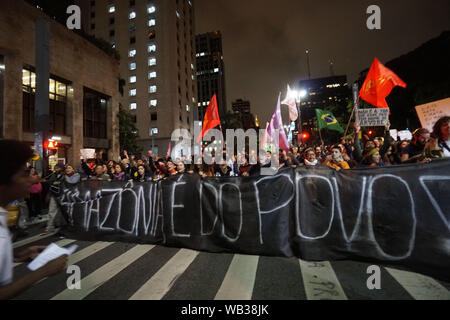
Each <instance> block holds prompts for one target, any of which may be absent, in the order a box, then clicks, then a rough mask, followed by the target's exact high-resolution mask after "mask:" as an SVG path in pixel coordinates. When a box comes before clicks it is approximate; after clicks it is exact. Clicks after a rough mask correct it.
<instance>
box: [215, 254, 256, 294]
mask: <svg viewBox="0 0 450 320" xmlns="http://www.w3.org/2000/svg"><path fill="white" fill-rule="evenodd" d="M258 261H259V257H258V256H250V255H240V254H236V255H234V257H233V260H232V261H231V264H230V267H229V268H228V271H227V274H226V275H225V278H224V279H223V282H222V285H221V286H220V289H219V291H217V294H216V297H215V298H214V299H215V300H251V299H252V294H253V286H254V284H255V278H256V270H257V268H258Z"/></svg>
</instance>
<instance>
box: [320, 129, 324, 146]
mask: <svg viewBox="0 0 450 320" xmlns="http://www.w3.org/2000/svg"><path fill="white" fill-rule="evenodd" d="M319 137H320V142H322V146H323V145H324V143H323V139H322V130H321V129H320V128H319Z"/></svg>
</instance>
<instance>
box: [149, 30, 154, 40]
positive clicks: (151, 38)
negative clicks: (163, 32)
mask: <svg viewBox="0 0 450 320" xmlns="http://www.w3.org/2000/svg"><path fill="white" fill-rule="evenodd" d="M155 37H156V34H155V31H150V32H149V33H148V39H149V40H153V39H155Z"/></svg>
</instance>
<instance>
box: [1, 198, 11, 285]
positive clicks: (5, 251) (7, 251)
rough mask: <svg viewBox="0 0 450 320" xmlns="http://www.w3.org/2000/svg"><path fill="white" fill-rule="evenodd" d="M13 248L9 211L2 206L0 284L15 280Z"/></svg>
mask: <svg viewBox="0 0 450 320" xmlns="http://www.w3.org/2000/svg"><path fill="white" fill-rule="evenodd" d="M12 271H13V248H12V244H11V236H10V234H9V229H8V211H6V210H5V209H3V208H2V207H0V286H4V285H7V284H10V283H11V282H12V280H13V272H12Z"/></svg>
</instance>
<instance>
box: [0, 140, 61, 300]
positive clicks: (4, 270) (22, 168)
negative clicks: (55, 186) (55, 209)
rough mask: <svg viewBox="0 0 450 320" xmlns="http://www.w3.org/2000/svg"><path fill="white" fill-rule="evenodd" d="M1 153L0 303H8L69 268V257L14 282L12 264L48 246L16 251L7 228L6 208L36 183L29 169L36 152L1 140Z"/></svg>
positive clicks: (22, 145)
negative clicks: (5, 301) (28, 166)
mask: <svg viewBox="0 0 450 320" xmlns="http://www.w3.org/2000/svg"><path fill="white" fill-rule="evenodd" d="M0 150H2V156H1V157H0V168H2V171H1V173H0V300H5V299H12V298H14V297H15V296H17V295H19V294H20V293H22V292H23V291H25V290H27V289H28V288H29V287H31V286H32V285H33V284H35V283H37V282H39V281H41V280H42V279H44V278H47V277H49V276H52V275H56V274H58V273H61V272H62V271H63V270H64V269H65V267H66V264H67V256H61V257H59V258H57V259H54V260H52V261H50V262H49V263H47V264H46V265H44V266H43V267H41V268H40V269H38V270H36V271H32V272H28V273H27V274H25V275H24V276H22V277H21V278H19V279H16V280H15V281H13V262H14V263H21V262H27V261H31V260H32V259H34V258H35V257H36V256H37V255H39V253H40V252H42V251H43V250H44V249H45V247H44V246H34V247H29V248H26V249H23V250H20V251H19V250H14V251H13V247H12V244H11V237H10V234H9V230H8V227H7V220H8V212H7V211H6V210H5V209H4V208H5V207H7V206H8V204H9V203H11V202H13V201H14V200H16V199H19V198H22V197H24V196H25V195H26V193H27V192H28V191H29V188H30V187H31V185H32V184H33V178H32V177H31V176H30V174H29V171H28V169H27V167H26V163H27V161H29V159H30V158H31V157H32V156H33V151H32V150H31V149H30V147H29V146H27V145H26V144H24V143H21V142H18V141H11V140H1V141H0Z"/></svg>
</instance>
